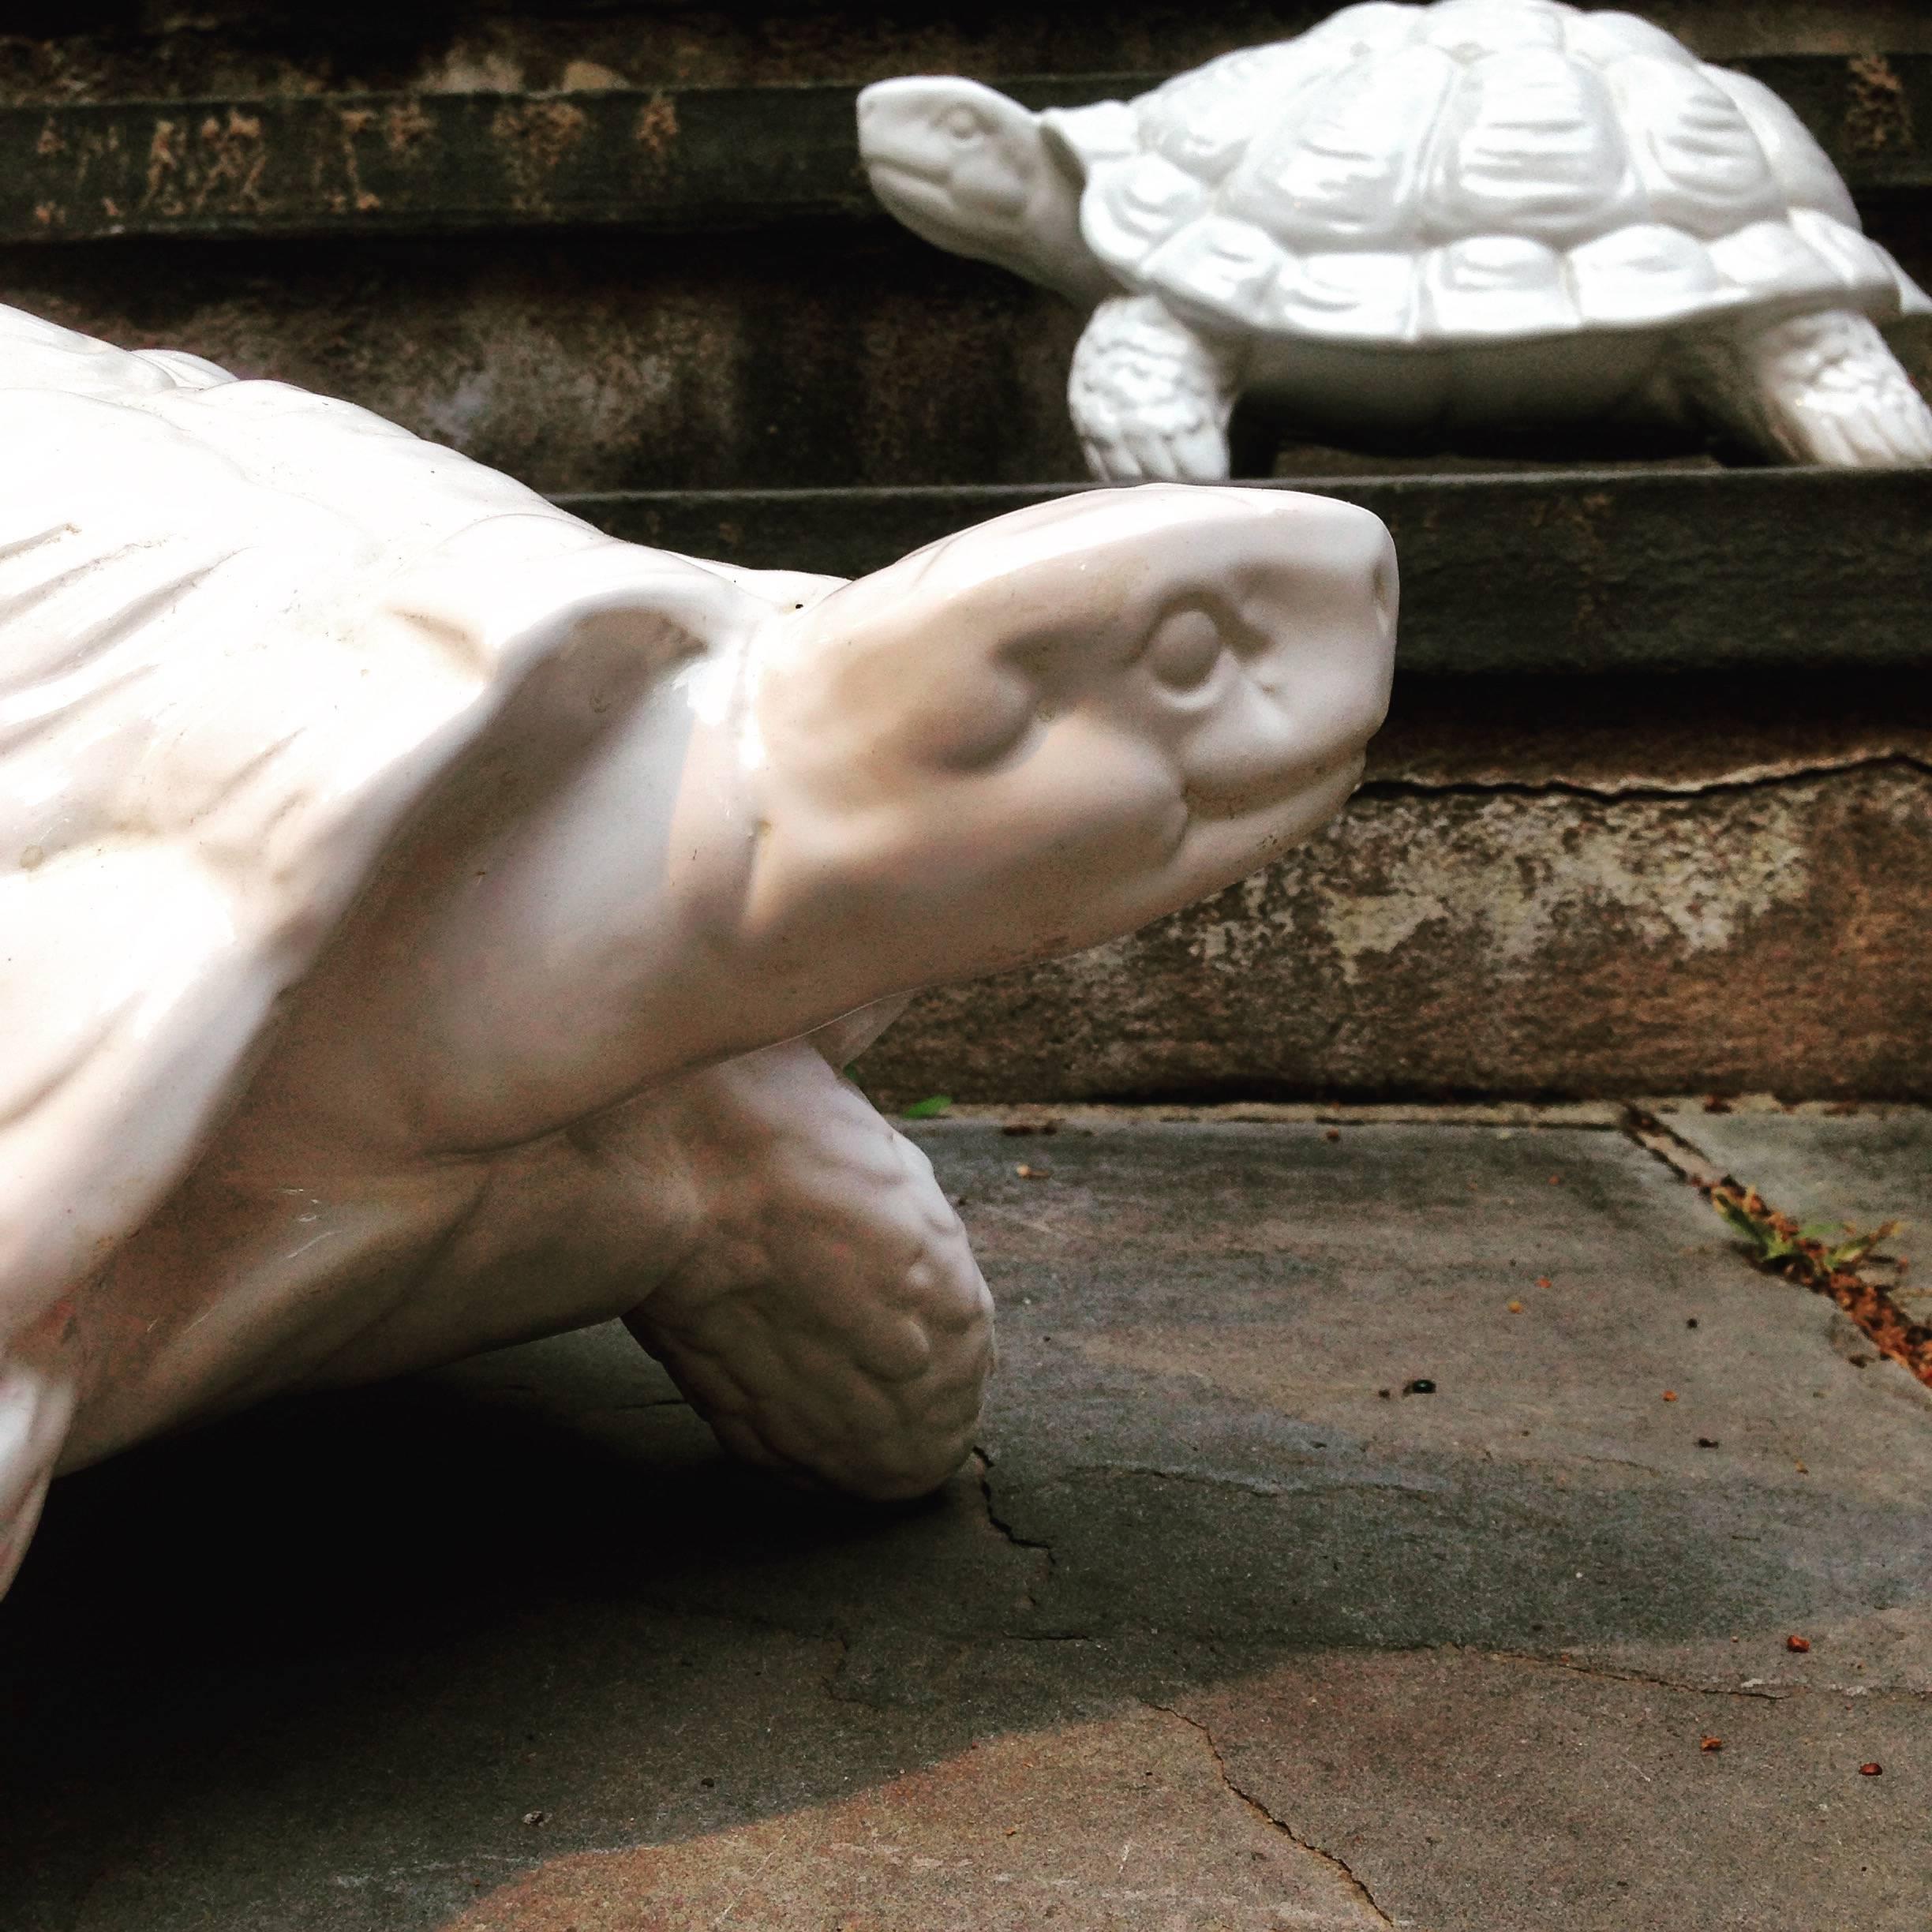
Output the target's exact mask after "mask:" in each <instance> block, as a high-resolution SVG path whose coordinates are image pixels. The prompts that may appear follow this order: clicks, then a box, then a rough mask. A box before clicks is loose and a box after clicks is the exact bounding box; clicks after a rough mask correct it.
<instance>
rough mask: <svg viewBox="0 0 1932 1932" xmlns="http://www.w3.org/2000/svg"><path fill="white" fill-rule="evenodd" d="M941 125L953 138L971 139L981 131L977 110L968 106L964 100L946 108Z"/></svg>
mask: <svg viewBox="0 0 1932 1932" xmlns="http://www.w3.org/2000/svg"><path fill="white" fill-rule="evenodd" d="M941 125H942V126H943V127H944V128H945V131H946V132H947V133H949V134H950V135H951V136H952V137H953V139H954V140H972V138H973V137H975V135H976V134H978V133H979V132H980V131H981V123H980V120H979V110H978V109H977V108H974V107H968V106H967V105H966V104H965V103H964V101H962V102H960V103H959V104H958V105H957V107H949V108H948V109H947V110H946V113H945V120H944V121H943V122H942V123H941Z"/></svg>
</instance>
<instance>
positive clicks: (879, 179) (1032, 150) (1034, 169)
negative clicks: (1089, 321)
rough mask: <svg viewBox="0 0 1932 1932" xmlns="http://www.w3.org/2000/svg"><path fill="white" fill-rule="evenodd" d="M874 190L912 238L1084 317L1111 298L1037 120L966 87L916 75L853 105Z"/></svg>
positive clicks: (1077, 180) (1071, 167)
mask: <svg viewBox="0 0 1932 1932" xmlns="http://www.w3.org/2000/svg"><path fill="white" fill-rule="evenodd" d="M859 155H860V158H861V159H863V162H864V163H865V169H866V173H867V175H868V176H870V178H871V182H872V188H873V192H874V193H875V194H877V195H878V198H879V200H881V201H882V202H883V203H884V204H886V208H887V209H888V210H889V212H891V213H892V214H893V215H895V216H896V217H897V219H899V220H900V221H901V222H903V223H904V224H905V226H906V227H908V228H910V229H911V230H912V232H913V233H914V234H916V235H919V236H920V237H921V238H923V239H924V240H926V241H930V242H932V243H933V244H934V245H935V246H937V247H939V248H942V249H950V250H951V252H952V253H953V254H955V255H964V256H968V257H969V258H971V259H972V260H975V261H990V262H997V263H998V264H999V265H1000V267H1001V268H1010V269H1011V270H1012V271H1013V272H1014V273H1015V274H1016V275H1024V276H1025V277H1026V279H1028V281H1029V282H1038V283H1040V284H1041V285H1042V286H1044V287H1047V288H1050V289H1055V290H1058V292H1059V293H1060V294H1062V295H1065V296H1066V297H1067V298H1069V300H1071V301H1076V302H1078V303H1079V304H1080V305H1082V306H1083V307H1091V305H1093V304H1094V303H1095V302H1097V301H1102V300H1103V299H1104V298H1106V297H1107V296H1109V295H1114V294H1119V293H1120V289H1119V285H1118V283H1116V282H1115V281H1114V279H1113V278H1112V277H1111V276H1110V275H1109V274H1108V273H1107V272H1106V270H1105V269H1104V268H1102V267H1101V266H1100V264H1099V262H1097V261H1096V260H1095V259H1094V256H1093V255H1092V253H1091V252H1090V251H1089V249H1088V247H1087V245H1086V243H1085V242H1084V241H1082V240H1081V239H1080V189H1081V188H1082V186H1083V185H1084V176H1083V174H1082V173H1081V171H1080V167H1079V165H1078V163H1077V161H1076V159H1075V158H1074V156H1073V153H1072V152H1071V151H1070V150H1069V148H1067V147H1066V146H1065V144H1064V143H1061V142H1059V141H1055V140H1050V139H1049V138H1048V137H1047V134H1046V133H1045V132H1044V131H1043V129H1042V127H1041V125H1040V117H1039V115H1037V114H1032V113H1030V112H1029V111H1028V110H1027V109H1026V108H1024V107H1021V106H1020V103H1018V102H1017V101H1014V100H1009V99H1007V97H1006V96H1005V95H1004V94H1002V93H999V92H997V91H996V90H994V88H990V87H982V86H981V85H980V84H979V82H978V81H976V80H960V79H958V78H957V77H953V76H926V75H918V76H914V77H910V78H908V79H905V80H881V81H879V82H878V83H876V84H874V85H873V86H871V87H869V88H866V89H865V90H864V91H863V92H862V93H861V94H860V95H859Z"/></svg>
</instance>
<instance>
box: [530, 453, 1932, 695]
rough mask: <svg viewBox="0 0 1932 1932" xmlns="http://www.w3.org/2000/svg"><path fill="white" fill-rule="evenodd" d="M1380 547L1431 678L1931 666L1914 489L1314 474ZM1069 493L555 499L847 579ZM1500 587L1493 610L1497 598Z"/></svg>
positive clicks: (1725, 473)
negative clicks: (1387, 548) (1382, 534)
mask: <svg viewBox="0 0 1932 1932" xmlns="http://www.w3.org/2000/svg"><path fill="white" fill-rule="evenodd" d="M1276 485H1277V486H1279V487H1282V488H1290V489H1309V490H1313V491H1316V492H1320V493H1321V494H1323V495H1325V496H1339V497H1342V498H1345V499H1346V500H1348V501H1349V502H1351V503H1356V504H1362V505H1364V506H1365V507H1367V508H1368V509H1371V510H1373V511H1375V512H1376V514H1377V515H1379V516H1380V517H1381V518H1382V519H1383V520H1384V521H1385V522H1387V524H1388V525H1389V526H1390V528H1391V530H1393V531H1394V533H1395V541H1396V548H1397V551H1398V555H1399V556H1400V558H1401V561H1402V643H1401V660H1400V661H1401V665H1402V668H1403V670H1405V671H1406V672H1417V673H1427V674H1430V675H1444V676H1470V675H1477V674H1495V673H1503V672H1510V673H1530V674H1533V675H1542V674H1545V673H1549V672H1566V673H1582V674H1597V673H1611V672H1613V673H1618V674H1631V673H1638V674H1650V673H1656V672H1682V671H1686V670H1694V669H1695V670H1711V669H1715V668H1724V667H1737V668H1745V667H1751V668H1786V669H1788V668H1797V667H1800V666H1808V667H1814V668H1815V667H1825V666H1831V665H1859V666H1864V667H1871V668H1881V667H1882V668H1906V667H1910V666H1916V665H1925V664H1926V663H1927V662H1928V661H1932V623H1928V622H1927V620H1926V599H1925V586H1926V584H1927V582H1932V471H1926V470H1919V471H1896V472H1891V473H1885V472H1864V473H1859V474H1848V473H1845V472H1841V471H1832V470H1724V469H1719V468H1716V467H1714V466H1709V465H1705V466H1678V467H1672V466H1648V465H1646V466H1624V467H1621V468H1612V469H1597V470H1562V469H1548V470H1534V471H1531V470H1513V471H1484V470H1465V471H1462V472H1460V473H1451V474H1441V473H1435V474H1431V473H1429V472H1428V471H1426V470H1423V469H1422V468H1421V466H1414V467H1413V469H1412V470H1410V473H1408V474H1383V475H1369V476H1365V475H1360V474H1357V475H1347V476H1342V475H1316V476H1312V477H1285V478H1279V479H1276ZM1081 487H1083V486H1082V485H1077V484H1039V485H1013V486H981V487H976V488H972V487H943V488H940V487H934V488H910V489H821V490H716V491H704V490H663V491H635V492H601V493H576V494H564V495H560V496H559V497H558V498H557V500H558V501H559V502H560V503H561V504H564V505H565V506H566V507H568V508H570V509H571V510H573V511H575V512H576V513H577V514H578V515H580V516H582V517H584V518H586V519H588V520H589V521H590V522H593V523H596V524H597V525H598V526H600V527H601V528H603V529H605V530H609V531H610V532H611V533H612V534H613V535H616V536H620V537H627V538H628V539H630V540H631V541H635V542H639V543H647V544H651V545H657V547H659V548H661V549H669V550H677V551H682V552H687V553H689V554H691V555H695V556H710V557H717V558H721V559H723V560H727V561H730V562H734V563H740V564H750V565H753V566H756V567H771V568H785V569H791V570H807V571H825V572H827V573H829V574H830V575H837V576H858V575H862V574H863V572H865V571H872V570H876V569H878V568H879V567H880V566H881V565H882V564H888V563H889V562H891V561H892V560H893V558H895V557H897V556H904V554H905V553H906V552H908V551H910V550H913V549H918V548H919V546H920V545H923V544H927V543H930V542H931V541H933V540H934V538H936V537H942V536H944V535H945V534H947V533H948V532H949V531H951V530H959V529H961V528H963V527H964V526H966V525H967V524H969V523H975V522H982V521H983V520H984V519H987V518H989V517H994V516H998V515H1001V514H1002V513H1003V512H1005V511H1013V510H1017V509H1020V508H1023V507H1025V506H1027V505H1028V504H1036V503H1041V502H1044V501H1047V500H1049V499H1051V498H1053V497H1055V496H1064V495H1066V494H1068V493H1069V492H1072V491H1073V490H1075V489H1080V488H1081ZM1499 573H1506V574H1507V582H1508V587H1509V594H1508V598H1507V608H1504V607H1503V606H1502V605H1501V604H1500V601H1499V597H1498V584H1499Z"/></svg>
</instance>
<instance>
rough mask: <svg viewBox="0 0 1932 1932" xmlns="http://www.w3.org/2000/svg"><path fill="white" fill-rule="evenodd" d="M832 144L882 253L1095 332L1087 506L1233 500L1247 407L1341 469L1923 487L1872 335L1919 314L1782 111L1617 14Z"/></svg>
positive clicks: (871, 100)
mask: <svg viewBox="0 0 1932 1932" xmlns="http://www.w3.org/2000/svg"><path fill="white" fill-rule="evenodd" d="M859 148H860V152H861V155H862V156H863V160H864V163H865V165H866V168H867V172H868V174H870V176H871V182H872V185H873V187H874V189H875V191H876V192H877V193H878V197H879V198H880V200H882V201H883V202H884V204H886V207H887V208H889V210H890V211H891V212H892V213H893V214H894V215H897V217H898V219H900V221H902V222H904V223H905V224H906V225H907V226H908V227H910V228H912V230H915V232H916V233H917V234H920V235H923V237H925V238H926V239H927V240H928V241H934V242H936V243H938V245H939V246H941V247H942V248H946V249H953V251H955V252H956V253H960V254H962V255H967V256H972V257H974V258H975V259H979V260H987V261H992V262H997V263H999V264H1002V266H1004V267H1005V268H1010V269H1013V270H1014V271H1016V272H1017V273H1018V274H1020V275H1026V276H1028V277H1029V278H1031V279H1032V280H1034V281H1036V282H1039V283H1043V284H1044V285H1045V286H1047V287H1049V288H1053V289H1057V290H1060V291H1061V293H1062V294H1065V295H1067V296H1069V297H1070V298H1072V299H1073V300H1074V301H1076V302H1078V303H1080V304H1081V305H1083V306H1084V307H1088V308H1091V309H1092V310H1093V315H1092V319H1091V321H1090V322H1089V323H1088V326H1087V330H1086V332H1085V334H1084V335H1083V336H1082V337H1081V339H1080V346H1079V348H1078V350H1077V351H1076V354H1075V357H1074V360H1073V373H1072V376H1071V378H1070V380H1069V385H1068V396H1069V402H1070V405H1071V407H1072V410H1073V422H1074V427H1075V429H1076V431H1077V432H1078V434H1079V436H1080V442H1081V444H1082V445H1083V447H1084V449H1085V451H1086V455H1087V459H1088V463H1089V466H1091V469H1092V470H1093V472H1094V474H1095V475H1096V476H1100V477H1114V478H1118V479H1130V478H1135V477H1166V478H1170V479H1177V480H1181V481H1200V482H1207V481H1215V480H1216V479H1218V478H1220V477H1226V475H1227V474H1228V469H1229V459H1228V444H1227V426H1228V420H1229V416H1230V411H1231V410H1232V407H1233V405H1234V402H1235V399H1237V396H1239V395H1241V394H1243V393H1244V392H1247V393H1251V394H1252V395H1256V396H1257V397H1260V398H1264V399H1267V401H1268V402H1271V404H1272V405H1273V406H1274V409H1275V411H1276V412H1277V413H1279V414H1282V415H1284V416H1286V417H1290V418H1292V419H1293V420H1294V421H1296V422H1297V423H1298V424H1300V425H1302V426H1303V427H1305V428H1312V429H1316V430H1317V431H1319V432H1325V433H1326V432H1333V433H1337V434H1339V436H1341V437H1342V438H1343V439H1344V440H1347V439H1349V438H1350V437H1355V438H1360V437H1362V436H1372V437H1375V438H1377V439H1379V440H1386V439H1387V438H1389V437H1390V436H1396V437H1414V436H1424V437H1426V438H1429V439H1432V440H1450V441H1454V440H1457V439H1458V437H1459V436H1466V434H1467V433H1468V432H1470V431H1478V432H1482V431H1488V432H1494V431H1496V430H1497V429H1503V430H1520V429H1532V430H1535V429H1541V430H1543V431H1544V432H1546V433H1547V432H1548V429H1550V427H1551V426H1552V425H1554V426H1555V427H1556V429H1558V430H1559V431H1561V430H1562V429H1564V428H1565V427H1566V426H1567V425H1571V424H1575V423H1581V422H1585V421H1591V420H1593V419H1608V420H1611V421H1616V420H1617V419H1619V418H1621V419H1623V420H1625V421H1629V422H1631V423H1632V424H1642V423H1644V422H1646V421H1649V422H1654V421H1657V420H1658V419H1660V418H1662V419H1668V420H1669V421H1675V422H1678V423H1683V422H1686V421H1702V422H1705V423H1709V422H1714V423H1715V424H1716V425H1718V426H1719V427H1720V428H1721V429H1724V431H1726V432H1728V433H1729V435H1730V436H1732V438H1733V439H1735V440H1738V441H1740V442H1742V443H1743V444H1744V445H1746V446H1747V447H1751V448H1754V450H1755V451H1757V452H1758V453H1759V454H1761V455H1763V456H1764V457H1765V458H1768V459H1772V460H1773V461H1787V462H1814V463H1827V464H1833V465H1838V466H1891V465H1907V464H1920V463H1927V462H1932V411H1928V410H1927V408H1926V403H1925V402H1924V399H1923V398H1922V397H1921V396H1920V395H1919V393H1918V391H1916V390H1915V388H1914V387H1913V386H1912V383H1911V379H1910V377H1909V376H1908V375H1907V374H1906V373H1905V371H1904V369H1902V368H1901V367H1900V365H1899V363H1898V361H1896V358H1894V357H1893V354H1892V351H1891V350H1890V349H1889V347H1888V346H1887V344H1886V342H1885V338H1884V335H1882V334H1881V331H1882V330H1884V329H1886V328H1891V327H1892V326H1893V325H1894V324H1899V323H1900V322H1904V321H1910V320H1915V319H1919V318H1923V317H1925V316H1928V315H1932V301H1928V300H1927V298H1926V295H1925V294H1924V293H1923V290H1920V289H1919V287H1918V286H1916V284H1915V283H1913V282H1912V280H1911V278H1910V277H1909V276H1908V275H1906V274H1905V273H1904V271H1902V270H1901V269H1900V267H1899V265H1898V264H1897V263H1896V261H1894V260H1893V258H1892V257H1891V256H1889V254H1887V253H1886V252H1885V249H1882V248H1881V247H1880V246H1879V245H1878V244H1877V243H1875V242H1874V241H1871V240H1870V239H1869V238H1867V237H1866V235H1865V234H1863V232H1862V231H1861V230H1860V228H1859V218H1858V214H1857V212H1856V210H1855V208H1853V207H1852V198H1851V197H1850V195H1849V194H1848V193H1847V192H1846V190H1845V186H1844V182H1842V181H1841V180H1840V178H1839V177H1838V174H1837V170H1835V169H1833V167H1832V165H1831V163H1830V162H1829V160H1828V159H1826V157H1825V154H1824V152H1822V149H1821V148H1819V147H1818V144H1817V143H1816V142H1815V141H1814V140H1813V139H1812V138H1811V137H1810V134H1809V133H1807V132H1806V130H1805V128H1804V126H1803V123H1802V122H1799V119H1798V118H1797V116H1796V115H1795V114H1793V113H1792V110H1790V108H1788V107H1787V106H1786V105H1785V104H1784V102H1783V101H1781V100H1780V99H1778V97H1777V95H1775V94H1773V92H1771V91H1770V90H1769V88H1766V87H1765V86H1764V85H1763V84H1762V83H1760V82H1758V81H1757V80H1753V79H1751V78H1750V77H1749V76H1747V75H1744V74H1741V73H1732V72H1729V71H1728V70H1726V69H1724V68H1722V67H1714V66H1705V64H1704V63H1702V62H1700V61H1698V59H1697V58H1695V57H1694V55H1692V54H1690V52H1689V51H1687V49H1685V48H1684V47H1683V46H1681V45H1680V44H1679V43H1678V42H1677V41H1676V40H1675V39H1672V37H1671V36H1669V35H1668V34H1667V33H1665V32H1664V31H1663V30H1662V29H1661V28H1657V27H1653V26H1651V25H1649V24H1648V23H1647V22H1646V21H1641V20H1638V18H1636V17H1634V15H1632V14H1629V13H1608V12H1604V13H1594V12H1585V11H1584V10H1582V9H1580V8H1577V7H1573V6H1563V5H1562V4H1560V0H1436V4H1435V5H1434V6H1399V5H1395V4H1392V0H1368V4H1367V5H1365V6H1350V7H1345V8H1343V9H1342V10H1341V12H1339V13H1336V14H1335V15H1334V16H1333V17H1331V18H1330V19H1329V20H1327V21H1324V22H1323V23H1322V24H1320V26H1318V27H1316V28H1312V30H1311V31H1310V32H1307V33H1305V34H1303V35H1301V36H1300V37H1299V38H1298V39H1293V40H1285V41H1282V42H1279V43H1276V44H1275V45H1272V46H1268V47H1251V48H1247V49H1244V50H1242V51H1240V52H1237V53H1234V54H1226V55H1225V56H1223V57H1222V58H1220V59H1219V60H1215V61H1211V62H1208V63H1207V66H1204V67H1200V68H1198V69H1195V70H1194V71H1193V73H1185V74H1182V75H1180V76H1179V77H1177V78H1176V79H1174V80H1170V81H1169V82H1168V83H1167V84H1166V85H1165V86H1163V87H1160V88H1155V90H1154V92H1151V93H1150V94H1147V95H1143V96H1141V97H1140V99H1137V100H1135V101H1132V102H1128V103H1122V102H1119V101H1108V102H1105V103H1102V104H1100V105H1099V106H1097V107H1078V108H1073V109H1059V110H1048V111H1047V112H1044V113H1040V114H1034V113H1031V112H1029V111H1028V110H1027V109H1025V108H1024V107H1020V105H1019V104H1018V103H1016V102H1014V101H1012V100H1010V99H1008V98H1007V97H1006V96H1005V95H1002V94H1000V93H998V92H995V91H994V89H993V88H989V87H984V86H982V85H980V84H979V83H977V82H975V81H972V80H959V79H953V78H941V77H914V78H908V79H904V80H886V81H881V82H879V83H878V84H876V85H874V86H873V87H871V88H867V89H866V90H865V91H864V92H863V93H862V94H861V95H860V96H859Z"/></svg>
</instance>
